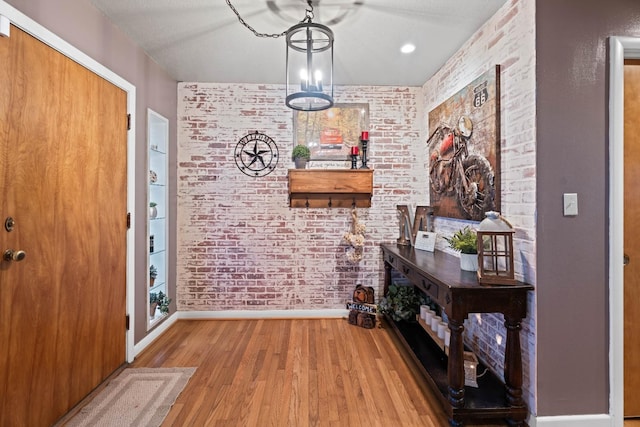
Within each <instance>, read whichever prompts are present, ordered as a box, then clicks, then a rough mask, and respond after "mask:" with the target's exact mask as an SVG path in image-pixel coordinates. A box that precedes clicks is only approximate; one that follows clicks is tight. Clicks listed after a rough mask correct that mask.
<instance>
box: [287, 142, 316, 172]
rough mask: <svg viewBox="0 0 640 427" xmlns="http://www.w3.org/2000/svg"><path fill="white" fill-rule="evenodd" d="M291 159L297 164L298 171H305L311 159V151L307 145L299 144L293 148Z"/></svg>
mask: <svg viewBox="0 0 640 427" xmlns="http://www.w3.org/2000/svg"><path fill="white" fill-rule="evenodd" d="M291 157H292V158H293V161H294V162H295V164H296V169H304V168H306V166H307V161H309V159H310V158H311V150H309V147H307V146H306V145H302V144H298V145H296V146H295V147H293V152H292V153H291Z"/></svg>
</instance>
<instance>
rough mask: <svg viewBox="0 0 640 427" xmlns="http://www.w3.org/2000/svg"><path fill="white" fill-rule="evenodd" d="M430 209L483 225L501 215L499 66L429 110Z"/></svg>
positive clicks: (441, 214)
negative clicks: (493, 215) (488, 214)
mask: <svg viewBox="0 0 640 427" xmlns="http://www.w3.org/2000/svg"><path fill="white" fill-rule="evenodd" d="M427 150H428V154H429V200H430V201H429V205H430V206H432V207H434V208H436V210H435V211H436V215H437V216H444V217H450V218H460V219H469V220H474V221H481V220H483V219H484V216H485V215H484V214H485V212H488V211H500V66H499V65H496V66H495V67H493V68H492V69H491V70H489V71H487V72H485V73H484V74H482V75H481V76H480V77H478V78H477V79H475V80H474V81H472V82H471V83H470V84H468V85H467V86H465V87H464V88H463V89H462V90H460V91H459V92H458V93H456V94H455V95H453V96H452V97H450V98H449V99H447V100H446V101H444V102H443V103H442V104H440V105H438V106H437V107H436V108H434V109H433V110H431V111H430V112H429V138H428V140H427Z"/></svg>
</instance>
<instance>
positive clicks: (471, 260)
mask: <svg viewBox="0 0 640 427" xmlns="http://www.w3.org/2000/svg"><path fill="white" fill-rule="evenodd" d="M460 269H461V270H464V271H478V254H460Z"/></svg>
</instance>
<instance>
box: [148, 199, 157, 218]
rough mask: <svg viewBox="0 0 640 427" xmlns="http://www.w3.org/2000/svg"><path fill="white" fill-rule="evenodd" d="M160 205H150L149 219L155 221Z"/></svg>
mask: <svg viewBox="0 0 640 427" xmlns="http://www.w3.org/2000/svg"><path fill="white" fill-rule="evenodd" d="M157 206H158V204H157V203H156V202H150V203H149V218H151V219H154V218H155V217H157V216H158V208H157Z"/></svg>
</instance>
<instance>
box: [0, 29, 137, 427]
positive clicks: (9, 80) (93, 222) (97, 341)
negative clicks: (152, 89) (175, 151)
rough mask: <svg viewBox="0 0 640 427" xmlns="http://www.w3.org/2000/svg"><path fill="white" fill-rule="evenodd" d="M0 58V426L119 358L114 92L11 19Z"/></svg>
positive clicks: (120, 97)
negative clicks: (14, 25)
mask: <svg viewBox="0 0 640 427" xmlns="http://www.w3.org/2000/svg"><path fill="white" fill-rule="evenodd" d="M0 58H2V60H1V61H0V257H4V254H5V251H8V250H13V251H14V252H13V253H11V252H8V253H7V255H6V256H7V257H9V258H11V255H13V257H14V258H16V259H15V260H4V259H3V258H2V259H0V426H49V425H51V424H52V423H53V422H55V421H56V420H57V419H58V418H60V417H61V416H62V415H64V414H65V413H66V412H67V411H68V410H69V409H70V408H72V407H73V406H74V405H75V404H76V403H78V402H79V401H80V400H81V399H82V398H83V397H85V396H86V395H87V394H88V393H89V392H90V391H91V390H92V389H93V388H95V387H96V386H97V385H98V384H100V382H102V381H103V380H104V379H105V378H106V377H107V376H108V375H109V374H111V373H112V372H113V371H114V370H116V369H117V368H118V367H119V366H120V365H122V364H123V363H124V361H125V359H126V345H125V344H126V339H125V334H126V330H125V327H126V326H125V310H126V305H125V299H126V293H125V292H126V271H125V264H126V209H127V208H126V179H127V174H126V163H127V157H126V155H127V128H126V113H127V111H126V93H125V92H124V91H122V90H121V89H119V88H117V87H116V86H114V85H113V84H111V83H109V82H107V81H106V80H104V79H103V78H101V77H99V76H97V75H96V74H94V73H92V72H90V71H89V70H87V69H85V68H84V67H82V66H80V65H78V64H77V63H75V62H74V61H72V60H70V59H69V58H67V57H65V56H64V55H62V54H60V53H59V52H57V51H55V50H53V49H51V48H49V47H48V46H46V45H45V44H43V43H42V42H40V41H38V40H36V39H34V38H33V37H31V36H30V35H28V34H26V33H24V32H22V31H20V30H18V29H17V28H16V27H12V28H11V37H10V38H0ZM9 217H11V218H13V221H14V225H13V230H12V231H8V229H7V228H9V229H10V228H11V227H10V226H7V227H5V220H6V219H7V218H9ZM9 222H10V221H9ZM9 225H10V224H9ZM19 251H24V252H23V253H22V252H19ZM23 254H24V259H22V260H18V258H21V257H22V255H23Z"/></svg>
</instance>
